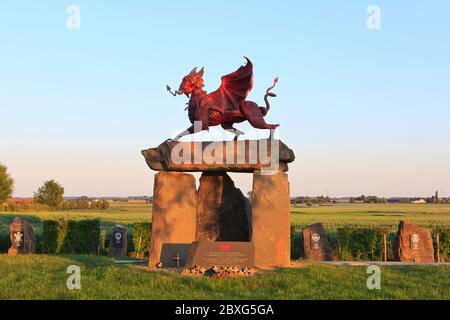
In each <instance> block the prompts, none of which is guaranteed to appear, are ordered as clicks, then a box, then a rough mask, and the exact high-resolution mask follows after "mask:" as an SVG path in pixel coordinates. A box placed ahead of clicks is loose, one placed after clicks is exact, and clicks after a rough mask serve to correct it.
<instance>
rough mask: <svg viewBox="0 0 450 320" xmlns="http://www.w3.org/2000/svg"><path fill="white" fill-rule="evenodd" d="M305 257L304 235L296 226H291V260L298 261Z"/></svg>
mask: <svg viewBox="0 0 450 320" xmlns="http://www.w3.org/2000/svg"><path fill="white" fill-rule="evenodd" d="M302 255H303V233H302V229H298V228H297V227H296V226H295V225H291V259H293V260H296V259H298V258H300V257H301V256H302Z"/></svg>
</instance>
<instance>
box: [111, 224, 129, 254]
mask: <svg viewBox="0 0 450 320" xmlns="http://www.w3.org/2000/svg"><path fill="white" fill-rule="evenodd" d="M127 247H128V241H127V229H126V228H125V227H124V226H122V225H120V224H118V225H116V226H115V227H114V229H113V232H112V234H111V240H110V242H109V256H112V257H121V256H122V257H123V256H126V255H127Z"/></svg>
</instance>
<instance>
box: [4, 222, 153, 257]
mask: <svg viewBox="0 0 450 320" xmlns="http://www.w3.org/2000/svg"><path fill="white" fill-rule="evenodd" d="M150 230H151V222H140V223H135V224H133V225H132V228H128V232H127V237H128V253H129V255H131V256H134V257H138V258H144V257H145V256H147V255H148V252H149V247H150V234H151V233H150ZM35 231H36V230H35ZM36 238H37V244H36V248H37V252H38V253H47V254H102V255H107V254H108V250H109V243H110V238H111V231H110V230H105V229H101V228H100V220H98V219H94V220H79V221H74V220H44V221H43V222H42V232H39V233H37V234H36ZM10 246H11V241H10V238H9V232H8V230H7V229H6V228H4V230H3V232H0V252H7V251H8V248H9V247H10Z"/></svg>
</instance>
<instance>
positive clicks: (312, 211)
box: [0, 202, 450, 232]
mask: <svg viewBox="0 0 450 320" xmlns="http://www.w3.org/2000/svg"><path fill="white" fill-rule="evenodd" d="M151 211H152V207H151V205H150V204H144V203H127V202H120V203H114V204H113V205H112V206H111V208H109V209H108V210H104V211H102V210H98V211H95V210H92V211H90V210H89V211H83V210H68V211H50V212H48V211H41V212H4V211H3V212H1V211H0V232H1V231H2V230H5V228H6V229H7V228H8V225H9V223H11V220H12V219H13V218H14V217H16V216H21V217H24V218H27V220H28V221H29V222H30V223H31V224H32V225H33V227H35V228H37V230H36V231H38V232H39V230H40V221H42V220H46V219H59V218H64V219H74V220H81V219H94V218H99V219H101V221H102V227H104V228H110V227H112V226H113V225H115V224H116V223H120V224H124V225H130V224H133V223H135V222H146V221H150V220H151ZM291 213H292V215H291V223H292V224H294V225H298V226H304V225H307V224H311V223H314V222H321V223H323V225H324V227H325V228H327V229H329V230H333V229H336V228H337V227H340V226H343V225H352V226H361V227H371V226H372V227H386V228H388V229H390V230H391V231H394V230H396V228H397V225H398V223H399V221H400V220H407V221H410V222H413V223H417V224H419V225H422V226H424V227H437V226H442V227H449V228H450V204H352V205H335V206H316V207H292V209H291Z"/></svg>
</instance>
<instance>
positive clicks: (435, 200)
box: [434, 190, 439, 203]
mask: <svg viewBox="0 0 450 320" xmlns="http://www.w3.org/2000/svg"><path fill="white" fill-rule="evenodd" d="M434 202H435V203H439V193H438V191H437V190H436V193H435V194H434Z"/></svg>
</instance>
